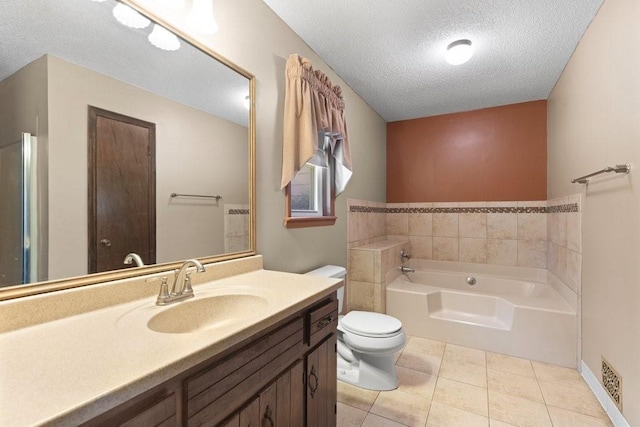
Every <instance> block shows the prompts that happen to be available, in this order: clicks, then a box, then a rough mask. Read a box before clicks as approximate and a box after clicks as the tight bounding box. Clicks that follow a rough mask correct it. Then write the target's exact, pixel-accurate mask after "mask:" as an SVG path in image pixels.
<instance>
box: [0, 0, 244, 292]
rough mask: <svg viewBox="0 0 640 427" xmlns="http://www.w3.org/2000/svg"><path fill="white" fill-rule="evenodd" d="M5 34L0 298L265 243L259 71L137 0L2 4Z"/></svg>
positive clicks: (227, 254) (0, 63) (238, 252)
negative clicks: (258, 227) (121, 14)
mask: <svg viewBox="0 0 640 427" xmlns="http://www.w3.org/2000/svg"><path fill="white" fill-rule="evenodd" d="M188 3H189V2H187V4H188ZM116 5H118V7H119V8H121V7H122V6H126V5H130V6H133V7H134V8H135V9H137V10H138V11H140V12H142V14H143V15H137V16H136V15H135V14H134V16H135V19H137V20H139V21H142V24H145V21H148V22H146V24H147V25H145V27H144V28H130V27H127V26H125V25H123V24H121V23H120V22H119V21H118V19H116V16H115V15H117V13H113V10H114V8H115V7H116ZM130 15H131V14H130ZM130 15H127V16H129V17H127V16H125V18H124V21H127V20H129V21H128V22H129V23H130V24H131V22H130V20H131V18H130ZM156 23H158V24H162V25H163V26H164V27H159V28H156ZM138 26H141V25H138ZM163 28H168V29H169V30H171V31H173V33H175V34H177V36H178V38H175V39H173V38H172V35H171V34H162V33H161V34H160V36H158V34H157V33H158V31H162V29H163ZM0 37H1V38H0V40H2V42H1V43H0V197H2V199H1V200H3V202H2V204H1V207H0V286H1V287H0V299H7V298H13V297H16V296H22V295H28V294H31V293H37V292H44V291H51V290H56V289H64V288H68V287H74V286H81V285H86V284H91V283H96V282H102V281H105V280H114V279H118V278H125V277H132V276H135V275H141V274H148V273H153V272H157V271H162V270H167V269H170V268H175V266H176V265H178V261H181V260H184V259H189V258H199V259H200V260H201V261H204V262H212V261H216V260H224V259H230V258H236V257H241V256H248V255H252V254H255V201H254V200H255V198H254V187H255V185H254V168H255V165H254V146H255V141H254V134H255V132H254V117H255V111H254V110H253V108H249V107H250V106H252V105H253V102H252V100H253V96H254V95H253V92H254V85H255V82H254V78H253V76H252V75H251V74H249V73H247V72H246V71H244V70H242V69H240V68H239V67H237V66H235V65H234V64H232V63H230V62H229V61H227V60H226V59H224V58H222V57H220V56H219V55H217V54H216V53H214V52H212V51H211V50H210V49H208V48H207V47H205V46H203V45H201V44H199V43H198V42H196V41H195V40H193V39H191V38H189V37H187V36H186V35H185V34H183V33H181V32H179V31H177V30H176V29H175V28H171V27H169V26H168V25H167V24H166V23H164V22H162V21H161V20H159V19H158V18H157V17H155V16H153V15H151V14H149V13H146V12H145V11H144V10H143V9H141V8H140V7H139V6H138V5H137V4H136V3H134V2H131V1H124V2H118V1H116V0H106V1H89V0H80V1H71V0H64V1H60V0H41V1H38V2H24V1H20V0H7V1H3V2H1V3H0ZM167 40H168V41H169V42H168V43H169V44H168V45H162V43H165V42H166V41H167ZM152 43H153V44H155V45H153V44H152ZM156 45H162V49H161V48H158V47H156ZM178 45H179V48H178V49H176V50H172V49H175V47H176V46H178ZM167 49H168V50H167ZM129 252H136V253H140V256H141V258H142V261H143V262H144V264H145V267H135V265H134V268H128V267H129V266H127V265H125V264H124V263H123V261H124V258H125V256H126V255H127V254H128V253H129ZM147 265H149V266H147ZM125 268H128V269H125ZM88 273H95V274H89V275H88V276H87V274H88ZM43 281H46V283H37V284H34V283H35V282H43Z"/></svg>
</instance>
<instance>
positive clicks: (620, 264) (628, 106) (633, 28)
mask: <svg viewBox="0 0 640 427" xmlns="http://www.w3.org/2000/svg"><path fill="white" fill-rule="evenodd" d="M639 22H640V2H638V1H637V0H606V1H605V2H604V4H603V6H602V8H601V10H600V11H599V12H598V15H597V16H596V18H595V19H594V21H593V22H592V24H591V26H590V27H589V29H588V30H587V32H586V33H585V35H584V37H583V39H582V40H581V42H580V44H579V45H578V48H577V49H576V51H575V53H574V55H573V57H572V58H571V60H570V62H569V64H568V65H567V67H566V69H565V71H564V72H563V74H562V76H561V78H560V80H559V81H558V83H557V85H556V87H555V89H554V90H553V92H552V93H551V96H550V98H549V102H548V136H549V140H548V155H549V159H548V171H549V176H548V196H549V198H554V197H561V196H566V195H568V194H571V193H576V192H577V191H582V192H583V197H584V199H583V200H584V205H583V213H582V236H583V242H582V251H583V253H582V256H583V263H582V358H583V360H584V361H585V363H586V364H587V366H588V367H589V368H590V369H591V371H592V372H594V374H595V375H596V376H598V377H600V376H601V369H600V358H601V356H604V357H605V358H606V359H607V360H608V361H609V362H610V363H611V364H612V365H613V367H614V368H615V369H616V370H617V371H618V372H619V373H620V374H621V376H622V379H623V405H624V408H623V415H624V416H625V418H626V419H627V420H628V421H629V423H630V424H631V425H640V406H638V405H637V402H640V327H639V325H640V286H639V280H638V278H639V277H640V263H639V262H638V255H639V254H640V170H638V168H639V167H640V79H638V75H639V74H640V45H639V44H638V43H637V42H638V40H640V25H638V23H639ZM627 162H629V163H631V164H632V165H633V166H634V167H635V170H634V169H632V171H631V173H630V174H629V175H628V176H625V175H617V176H612V175H607V176H603V177H600V178H594V179H593V180H592V182H591V184H589V185H588V186H584V185H579V184H570V182H569V181H570V179H571V178H575V177H578V176H580V175H583V174H586V173H589V172H592V171H596V170H599V169H601V168H603V167H604V166H608V165H614V164H617V163H627Z"/></svg>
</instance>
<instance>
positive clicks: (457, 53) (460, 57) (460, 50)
mask: <svg viewBox="0 0 640 427" xmlns="http://www.w3.org/2000/svg"><path fill="white" fill-rule="evenodd" d="M472 56H473V47H472V46H471V40H467V39H462V40H456V41H454V42H453V43H451V44H450V45H449V46H447V53H446V54H445V56H444V58H445V59H446V60H447V62H448V63H449V64H451V65H460V64H464V63H465V62H467V61H468V60H469V59H471V57H472Z"/></svg>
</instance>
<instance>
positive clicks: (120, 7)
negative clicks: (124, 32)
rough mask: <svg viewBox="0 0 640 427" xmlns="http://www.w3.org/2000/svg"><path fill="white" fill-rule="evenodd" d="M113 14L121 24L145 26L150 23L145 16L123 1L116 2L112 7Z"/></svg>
mask: <svg viewBox="0 0 640 427" xmlns="http://www.w3.org/2000/svg"><path fill="white" fill-rule="evenodd" d="M113 16H115V18H116V19H117V20H118V22H120V23H121V24H122V25H126V26H127V27H131V28H146V27H147V26H149V24H150V23H151V21H149V20H148V19H147V18H145V17H144V16H142V15H140V14H139V13H138V12H136V11H135V10H133V9H132V8H130V7H129V6H127V5H126V4H124V3H118V4H117V5H116V7H114V8H113Z"/></svg>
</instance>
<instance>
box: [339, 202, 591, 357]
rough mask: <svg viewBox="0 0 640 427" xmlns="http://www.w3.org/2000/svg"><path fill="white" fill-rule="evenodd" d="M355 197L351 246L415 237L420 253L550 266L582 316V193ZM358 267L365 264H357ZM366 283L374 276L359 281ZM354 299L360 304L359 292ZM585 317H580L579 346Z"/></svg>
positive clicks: (412, 248) (414, 249)
mask: <svg viewBox="0 0 640 427" xmlns="http://www.w3.org/2000/svg"><path fill="white" fill-rule="evenodd" d="M347 205H348V214H347V219H348V221H347V234H348V238H347V247H348V249H350V251H349V252H350V254H351V252H352V251H351V249H353V248H359V247H362V246H366V245H371V244H372V243H376V242H380V241H389V240H396V241H401V242H402V241H403V240H404V239H408V241H409V252H410V253H411V255H412V257H413V258H415V259H427V260H431V259H433V260H442V261H461V262H471V263H479V264H489V265H491V264H493V265H507V266H520V267H534V268H543V269H547V274H548V280H549V282H550V284H552V285H553V286H554V288H556V289H557V290H558V292H560V293H561V294H562V295H563V297H564V298H565V299H566V300H567V301H568V302H569V303H570V304H571V305H572V306H574V307H575V308H576V310H577V311H578V319H580V314H581V304H580V298H581V290H580V283H581V280H582V278H581V267H582V238H581V235H582V231H581V215H582V196H581V195H580V194H575V195H571V196H567V197H562V198H558V199H552V200H548V201H547V200H539V201H516V202H467V203H380V202H368V201H363V200H353V199H352V200H348V202H347ZM358 256H360V257H361V255H356V258H352V257H351V255H350V256H349V262H348V268H349V271H351V266H352V264H353V262H354V261H357V262H359V261H360V258H358ZM398 261H399V255H398ZM381 265H382V264H381ZM398 265H399V264H398ZM353 267H357V269H360V268H361V267H360V266H359V265H357V264H355V265H353ZM385 273H389V270H385V271H381V272H378V273H376V274H378V276H376V277H381V281H380V282H379V283H382V284H384V283H386V282H387V280H385V279H384V276H385ZM372 274H373V273H372ZM387 279H389V278H388V277H387ZM358 282H360V281H358ZM362 283H367V282H360V283H358V286H362ZM371 283H373V282H371ZM348 287H349V280H348V281H347V289H348ZM358 292H359V293H360V292H362V291H361V290H359V291H358ZM369 293H370V294H372V293H373V291H369ZM347 300H351V301H353V303H354V304H356V305H357V304H358V303H356V302H355V301H357V298H351V299H349V298H348V299H347ZM349 308H350V307H349V306H348V305H347V309H349ZM580 323H581V322H580V320H578V341H579V342H578V351H580V340H581V328H580ZM579 357H580V355H579Z"/></svg>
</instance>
